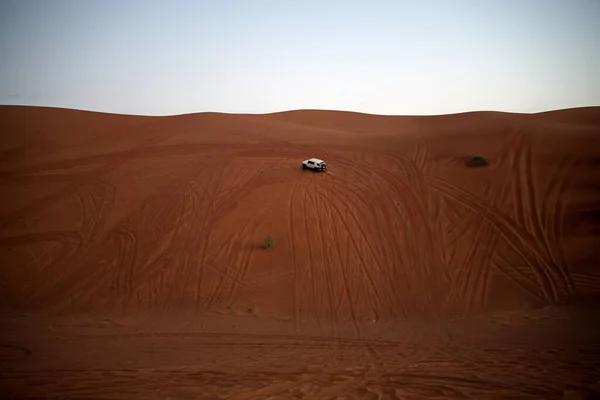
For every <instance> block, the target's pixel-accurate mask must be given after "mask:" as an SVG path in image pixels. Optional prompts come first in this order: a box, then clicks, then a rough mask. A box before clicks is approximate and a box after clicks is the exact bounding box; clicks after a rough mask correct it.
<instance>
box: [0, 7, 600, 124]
mask: <svg viewBox="0 0 600 400" xmlns="http://www.w3.org/2000/svg"><path fill="white" fill-rule="evenodd" d="M0 54H1V57H0V104H27V105H46V106H55V107H67V108H77V109H85V110H96V111H105V112H116V113H125V114H143V115H168V114H182V113H192V112H202V111H219V112H234V113H237V112H243V113H265V112H275V111H283V110H290V109H305V108H311V109H335V110H350V111H359V112H367V113H374V114H398V115H410V114H412V115H414V114H420V115H424V114H445V113H454V112H463V111H473V110H499V111H515V112H537V111H546V110H551V109H558V108H570V107H580V106H590V105H600V1H599V0H415V1H403V0H388V1H383V0H363V1H357V0H346V1H342V0H339V1H338V0H335V1H334V0H321V1H318V0H301V1H295V0H195V1H193V0H188V1H167V0H164V1H153V0H128V1H127V0H70V1H68V0H35V1H34V0H12V1H6V0H0Z"/></svg>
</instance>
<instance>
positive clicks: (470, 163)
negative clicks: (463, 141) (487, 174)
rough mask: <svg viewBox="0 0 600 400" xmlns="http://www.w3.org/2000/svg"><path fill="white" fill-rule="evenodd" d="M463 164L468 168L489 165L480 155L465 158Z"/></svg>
mask: <svg viewBox="0 0 600 400" xmlns="http://www.w3.org/2000/svg"><path fill="white" fill-rule="evenodd" d="M465 164H466V165H467V167H469V168H477V167H487V166H488V165H490V163H489V161H488V160H487V159H485V158H484V157H480V156H472V157H469V158H467V161H466V162H465Z"/></svg>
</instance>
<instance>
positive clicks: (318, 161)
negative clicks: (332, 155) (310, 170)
mask: <svg viewBox="0 0 600 400" xmlns="http://www.w3.org/2000/svg"><path fill="white" fill-rule="evenodd" d="M306 161H312V162H316V163H323V162H325V161H323V160H320V159H318V158H309V159H308V160H306Z"/></svg>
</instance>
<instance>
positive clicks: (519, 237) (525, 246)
mask: <svg viewBox="0 0 600 400" xmlns="http://www.w3.org/2000/svg"><path fill="white" fill-rule="evenodd" d="M428 180H429V182H430V185H431V187H432V188H434V189H435V190H437V191H439V192H440V193H442V194H443V195H445V196H447V197H450V198H453V199H454V200H456V201H458V202H460V203H461V204H463V205H465V206H466V207H468V208H469V209H471V210H472V211H474V212H476V213H477V214H478V215H481V216H482V217H484V218H485V219H486V221H487V222H489V223H490V224H492V226H493V227H494V228H495V229H496V230H498V232H499V233H500V234H501V235H502V236H503V237H504V239H505V240H506V242H507V243H508V244H509V245H510V246H511V247H512V248H513V250H515V251H516V252H517V253H518V254H519V255H520V256H521V257H522V258H523V259H524V260H526V261H527V262H528V264H529V265H530V267H531V268H532V270H534V271H535V272H536V275H537V276H538V280H539V281H538V284H539V285H540V288H541V289H542V290H543V292H544V297H545V299H546V300H547V301H552V302H558V301H560V300H561V299H562V298H565V297H566V294H565V292H564V291H563V292H560V291H558V289H557V288H556V282H555V281H554V280H553V279H552V277H551V276H550V274H548V273H547V272H546V271H548V269H549V267H548V263H549V262H548V259H547V256H546V255H545V254H544V253H543V252H542V251H541V250H540V249H539V248H538V247H537V243H536V241H535V239H533V238H532V237H531V236H530V234H529V233H528V232H524V231H523V230H522V229H519V227H518V226H515V224H514V223H512V221H511V220H510V219H508V218H505V217H504V216H502V215H501V214H499V213H498V211H496V210H495V209H494V208H493V207H491V206H490V205H488V204H485V203H482V202H481V200H480V199H478V198H476V197H475V196H473V195H471V194H470V193H468V192H466V191H464V190H463V189H461V188H458V187H456V186H454V185H451V184H449V183H447V182H445V181H442V180H440V179H437V178H434V177H428ZM528 253H531V256H530V255H529V254H528Z"/></svg>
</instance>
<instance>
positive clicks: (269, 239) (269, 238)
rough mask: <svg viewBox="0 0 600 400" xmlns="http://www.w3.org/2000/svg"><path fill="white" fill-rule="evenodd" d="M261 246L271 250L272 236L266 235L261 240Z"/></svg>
mask: <svg viewBox="0 0 600 400" xmlns="http://www.w3.org/2000/svg"><path fill="white" fill-rule="evenodd" d="M263 245H264V246H265V249H267V250H271V249H272V248H273V236H271V235H267V237H265V239H264V240H263Z"/></svg>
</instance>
